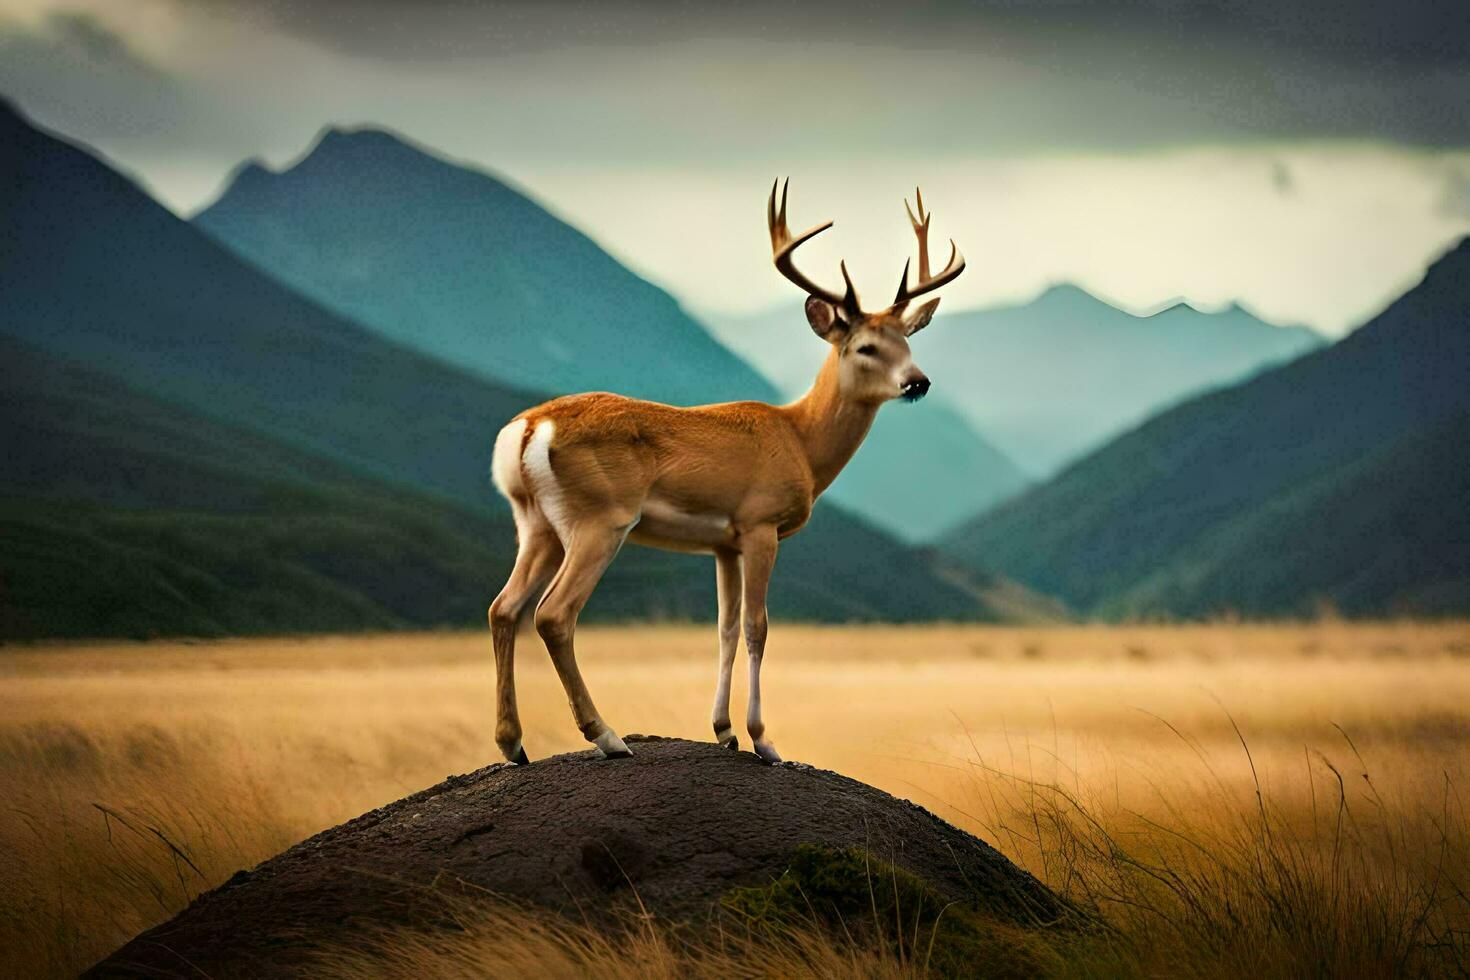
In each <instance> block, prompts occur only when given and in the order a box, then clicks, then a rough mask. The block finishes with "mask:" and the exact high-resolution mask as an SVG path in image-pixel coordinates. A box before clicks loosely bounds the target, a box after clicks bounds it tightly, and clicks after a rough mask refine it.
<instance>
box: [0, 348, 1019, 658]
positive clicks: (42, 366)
mask: <svg viewBox="0 0 1470 980" xmlns="http://www.w3.org/2000/svg"><path fill="white" fill-rule="evenodd" d="M0 358H3V360H4V363H5V364H6V369H7V371H6V378H5V384H4V387H3V389H0V431H3V432H4V433H5V436H6V451H7V456H6V463H7V465H6V467H5V469H4V470H3V471H0V529H3V530H0V541H3V544H0V582H3V585H4V593H5V597H6V599H5V603H4V608H3V611H0V637H42V636H53V637H54V636H153V635H192V636H222V635H242V634H260V633H281V632H312V631H351V630H361V629H402V628H410V627H420V628H422V627H430V626H459V627H477V626H480V625H481V624H482V623H483V621H484V616H485V606H486V605H487V604H488V601H489V599H490V598H491V597H492V596H493V595H494V594H495V592H496V591H497V590H498V589H499V588H500V586H501V584H503V582H504V578H505V576H506V575H507V574H508V573H509V571H510V565H511V561H512V559H513V557H514V549H515V530H514V528H513V527H511V525H510V521H509V516H508V515H507V514H505V513H503V512H500V511H494V512H489V511H480V510H476V509H473V508H468V507H463V506H460V505H458V504H455V503H453V502H452V501H447V500H443V499H441V498H434V497H429V496H425V495H423V494H417V493H414V492H412V491H408V490H405V489H403V488H399V487H393V486H389V485H387V484H385V483H383V482H382V481H377V480H373V479H371V478H368V477H365V476H363V475H361V474H358V473H355V472H352V471H351V470H349V469H347V468H346V467H343V466H341V465H340V464H338V463H335V462H333V461H330V460H326V459H324V458H322V457H319V456H315V455H312V454H310V453H307V452H304V451H301V450H298V449H292V448H290V447H286V446H283V445H281V444H279V443H276V442H274V441H272V440H271V439H269V438H266V437H264V436H261V435H259V434H257V433H253V432H250V431H248V430H245V429H241V428H237V427H233V426H229V425H225V424H222V423H218V422H215V421H212V420H210V419H208V418H205V417H203V416H201V415H199V414H197V413H195V412H192V411H190V410H188V409H183V408H180V407H178V406H174V405H169V404H166V403H163V402H160V401H159V400H157V399H155V398H153V397H151V396H150V395H148V394H147V393H145V392H143V391H140V390H137V389H133V388H130V387H128V386H127V385H124V384H121V383H119V382H117V381H115V380H113V379H111V378H109V377H107V376H105V375H102V374H99V373H97V372H95V371H91V370H87V369H84V368H79V367H76V366H74V365H70V364H67V363H65V362H63V361H60V360H58V359H56V358H54V357H51V356H49V355H46V354H43V353H40V352H38V351H35V350H31V349H28V348H26V347H24V346H23V345H20V344H17V343H15V342H14V341H11V340H8V339H4V338H0ZM813 524H814V527H813V528H811V529H809V531H808V532H807V534H810V535H811V541H812V546H810V547H801V546H800V545H799V544H797V542H795V541H793V542H792V543H791V544H790V545H788V547H787V548H785V549H783V555H782V562H781V563H780V564H779V565H778V567H777V571H776V582H777V585H776V587H775V588H774V589H773V590H772V596H771V609H772V613H773V615H776V616H779V617H783V618H787V619H813V620H827V621H838V622H846V621H852V620H857V621H862V620H869V619H884V620H906V619H923V618H961V619H968V618H974V617H976V616H978V617H980V618H1004V619H1009V618H1012V617H1015V616H1020V617H1022V618H1024V617H1025V616H1027V615H1028V613H1035V612H1038V611H1044V607H1042V606H1041V605H1040V604H1039V603H1038V604H1037V605H1036V606H1035V607H1034V608H1032V607H1029V606H1028V605H1027V602H1028V597H1026V596H1025V594H1024V592H1023V591H1022V590H1019V589H1015V588H1013V587H1011V588H1007V587H1005V585H1004V584H1003V583H999V582H996V581H995V580H993V579H992V578H989V577H968V576H967V577H962V578H959V579H955V578H954V577H953V575H952V573H951V572H950V571H949V570H947V569H943V568H940V569H938V570H937V571H936V568H935V566H934V565H933V564H932V563H931V560H930V559H927V558H925V557H923V556H920V555H918V554H916V553H914V552H911V551H908V550H906V549H904V548H902V547H900V546H899V545H897V544H896V543H894V542H893V541H892V540H891V539H889V538H886V537H884V536H882V535H880V534H877V533H876V532H873V531H871V530H869V529H867V528H865V527H864V526H862V525H861V524H856V523H854V522H852V521H851V520H850V519H847V518H844V517H843V516H841V515H840V514H836V513H830V512H827V513H823V514H821V515H819V516H818V518H817V519H816V520H814V522H813ZM805 537H806V534H804V535H803V536H802V538H805ZM799 540H801V539H798V541H799ZM833 558H836V559H837V560H841V561H843V562H844V563H846V564H847V565H848V569H849V570H847V571H840V572H839V571H834V569H833V568H832V567H831V561H832V560H833ZM977 582H981V583H984V582H988V583H990V584H989V585H988V586H986V587H983V588H982V586H980V585H977ZM907 583H912V585H909V584H907ZM713 614H714V588H713V573H712V570H711V568H710V567H709V562H708V560H707V559H700V558H698V557H696V556H685V555H670V554H665V553H661V552H654V551H649V550H646V549H642V548H632V547H630V548H627V549H625V550H624V552H623V554H622V555H621V556H620V557H619V558H618V560H617V561H616V562H614V563H613V565H612V567H611V568H610V569H609V570H608V573H607V576H606V578H605V579H604V581H603V583H602V585H601V587H600V588H599V589H598V591H597V593H596V594H595V595H594V597H593V600H592V602H591V604H590V605H589V607H588V609H587V612H586V618H587V619H589V620H590V621H597V620H608V619H613V620H621V619H628V618H648V617H655V618H674V619H690V618H699V619H709V618H712V617H713Z"/></svg>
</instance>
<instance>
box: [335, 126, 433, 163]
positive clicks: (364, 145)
mask: <svg viewBox="0 0 1470 980" xmlns="http://www.w3.org/2000/svg"><path fill="white" fill-rule="evenodd" d="M385 148H396V149H404V150H411V151H413V152H415V153H424V151H423V150H421V149H420V148H419V147H416V146H414V145H413V144H411V143H410V142H409V141H408V140H406V139H405V138H403V137H402V136H399V135H398V134H397V133H394V132H391V131H389V130H386V129H382V128H381V127H377V126H328V127H327V128H325V129H323V130H322V131H321V133H320V134H319V135H318V136H317V140H316V145H315V146H313V147H312V148H311V150H310V152H308V153H307V157H313V156H316V155H317V154H319V153H323V152H326V153H338V152H344V151H346V152H350V151H355V150H362V149H371V150H382V149H385Z"/></svg>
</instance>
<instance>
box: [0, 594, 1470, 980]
mask: <svg viewBox="0 0 1470 980" xmlns="http://www.w3.org/2000/svg"><path fill="white" fill-rule="evenodd" d="M581 638H582V643H581V647H582V650H583V654H582V658H581V659H582V661H583V665H584V671H585V673H586V674H587V676H588V680H589V684H590V685H591V687H592V690H593V691H594V693H595V694H596V695H597V697H598V701H599V706H600V707H601V708H602V710H603V713H604V715H605V716H606V717H607V718H608V719H609V721H610V722H612V723H613V724H614V725H615V726H617V727H619V728H620V730H622V731H624V732H632V731H644V732H657V733H659V734H668V735H683V736H687V737H692V738H704V737H708V733H707V730H706V729H707V721H706V718H707V715H708V703H707V699H708V697H709V695H710V691H711V687H712V675H713V668H714V654H713V636H712V630H708V629H688V628H682V627H654V628H626V629H612V628H608V629H597V630H594V629H588V630H584V631H583V633H582V637H581ZM522 642H523V646H522V657H521V660H520V664H519V665H518V666H519V669H518V676H519V679H520V687H521V704H522V711H523V715H524V717H525V720H526V728H527V732H526V744H527V748H528V749H529V750H530V751H531V752H532V754H533V756H538V755H540V756H544V755H547V754H551V753H554V752H561V751H567V750H571V749H577V748H581V747H582V743H581V740H580V736H579V735H578V733H577V732H576V730H575V728H574V727H573V726H572V725H571V723H570V719H569V717H568V716H567V709H566V706H565V699H564V698H563V696H562V694H561V691H560V689H559V687H558V686H557V683H556V680H555V676H554V674H553V673H552V671H551V670H550V667H549V665H548V664H547V663H546V659H545V656H544V653H543V652H542V651H540V649H539V647H538V646H537V644H536V642H535V639H534V637H531V638H524V639H523V641H522ZM766 677H767V684H766V699H767V717H768V721H769V722H770V725H771V734H772V737H773V738H774V739H775V741H776V744H777V745H778V746H779V747H780V748H781V750H782V752H783V754H785V755H786V756H787V757H788V758H795V759H801V760H803V761H806V762H810V763H813V764H816V765H820V766H824V767H829V768H833V769H838V770H840V771H842V772H845V773H847V774H849V775H852V776H854V777H856V778H858V779H862V780H864V781H867V782H870V783H873V784H875V785H878V786H881V787H883V788H885V789H887V790H889V791H890V792H893V793H895V794H897V795H900V796H907V797H909V798H912V799H914V800H916V801H918V802H920V803H923V804H925V805H927V806H929V807H931V808H932V809H934V810H936V812H939V813H940V814H941V815H943V816H945V817H946V818H948V819H950V820H952V821H954V822H955V823H957V824H959V825H961V826H963V827H966V828H967V829H970V830H972V831H975V832H977V833H980V834H981V835H982V836H985V837H987V838H988V839H990V840H992V841H993V842H995V843H996V844H997V846H999V847H1000V848H1001V849H1002V850H1003V851H1004V852H1006V853H1007V854H1008V855H1009V856H1011V857H1012V858H1014V859H1015V860H1017V861H1019V862H1020V863H1022V864H1024V865H1025V866H1027V867H1029V868H1030V869H1031V870H1033V871H1034V872H1035V873H1037V874H1038V875H1039V876H1040V877H1042V878H1043V879H1044V880H1046V881H1048V882H1049V883H1051V884H1053V885H1054V886H1055V887H1058V888H1060V889H1062V890H1064V891H1066V892H1067V893H1069V894H1071V895H1073V896H1075V897H1078V898H1081V899H1083V900H1085V901H1089V902H1091V903H1093V904H1095V905H1096V906H1098V907H1099V908H1100V909H1101V910H1102V911H1103V913H1104V914H1105V916H1106V917H1107V918H1108V920H1109V921H1110V922H1112V923H1113V924H1115V925H1116V926H1118V932H1117V934H1116V935H1115V936H1114V938H1113V939H1112V940H1110V941H1109V944H1108V948H1107V949H1106V950H1102V949H1099V948H1093V949H1090V950H1089V951H1088V954H1087V956H1088V957H1091V958H1090V959H1088V958H1086V957H1084V958H1082V959H1074V960H1071V961H1069V964H1070V965H1069V966H1068V970H1069V971H1075V972H1079V973H1081V974H1092V975H1100V974H1101V975H1112V974H1116V973H1124V974H1141V975H1197V976H1239V975H1258V976H1282V977H1286V976H1300V975H1307V974H1315V975H1323V976H1393V975H1415V974H1429V975H1434V974H1443V973H1450V972H1455V971H1459V972H1460V973H1463V972H1464V971H1465V970H1466V969H1467V964H1470V959H1467V952H1466V947H1467V942H1470V934H1467V932H1466V931H1465V930H1467V929H1470V899H1467V896H1466V892H1465V889H1466V887H1467V883H1470V873H1467V872H1470V857H1467V849H1466V845H1467V840H1470V834H1467V830H1466V822H1465V817H1466V813H1465V810H1464V801H1463V798H1462V795H1461V792H1462V789H1461V788H1462V787H1463V786H1464V785H1465V776H1466V773H1465V768H1466V765H1467V760H1470V755H1467V752H1466V749H1467V745H1470V625H1467V624H1464V623H1441V624H1420V623H1390V624H1377V625H1348V624H1340V623H1330V622H1329V623H1322V624H1314V625H1309V626H1255V625H1219V626H1202V627H1116V628H1106V627H1070V628H1055V629H1002V628H978V627H924V628H919V627H915V628H852V629H847V628H840V629H820V628H807V627H790V626H781V627H778V628H777V629H775V630H774V631H773V637H772V645H771V650H770V656H768V657H767V664H766ZM492 681H493V669H492V666H491V661H490V656H489V644H488V639H487V638H486V637H483V636H479V635H463V634H432V635H419V636H384V637H369V638H362V637H352V638H322V639H290V640H275V641H249V642H224V643H210V644H180V643H153V644H147V645H136V644H115V645H114V644H100V645H87V646H55V647H52V646H44V647H11V648H6V649H4V650H0V798H3V799H4V800H5V801H6V802H5V810H4V815H3V816H0V848H3V851H4V853H6V854H7V855H8V859H7V861H6V862H5V863H4V865H3V866H0V973H4V974H17V975H27V976H30V975H54V976H60V975H66V974H68V973H72V972H75V971H76V970H77V969H78V968H79V967H82V966H84V965H86V964H87V963H89V962H91V961H92V960H94V959H96V958H97V957H99V956H101V955H103V954H104V953H106V952H107V951H109V950H110V949H111V948H113V947H115V946H116V945H118V944H119V943H121V942H122V941H123V940H124V939H126V938H127V937H128V936H130V935H132V934H133V933H135V932H137V931H138V930H139V929H141V928H144V927H146V926H147V925H150V924H152V923H153V922H156V921H159V920H161V919H162V918H165V917H167V916H168V915H169V914H171V913H172V912H173V911H175V910H176V909H178V908H179V907H181V906H182V905H183V904H184V903H186V902H187V900H188V899H189V898H190V897H191V896H192V895H194V894H197V893H198V892H199V891H201V890H203V889H204V888H207V887H210V886H212V885H214V884H216V883H217V882H219V881H220V880H222V879H223V878H225V877H228V875H229V874H230V873H232V872H233V871H234V870H236V869H237V868H239V867H242V866H248V865H251V864H253V863H255V862H257V861H259V860H261V859H263V858H265V857H268V856H269V855H271V854H273V853H275V852H277V851H279V850H280V849H282V848H283V847H285V846H286V845H288V844H290V843H291V842H293V841H295V840H297V839H300V838H302V837H304V836H306V835H308V834H310V833H312V832H315V831H317V830H320V829H322V828H324V827H327V826H330V825H332V824H334V823H337V822H340V821H341V820H344V819H346V818H348V817H350V816H353V815H355V814H357V813H359V812H361V811H363V810H365V809H368V808H370V807H372V806H376V805H378V804H381V803H383V802H386V801H388V800H391V799H395V798H397V797H399V796H402V795H404V794H405V793H407V792H409V791H411V790H415V789H419V788H421V787H423V786H425V785H428V784H430V783H432V782H434V781H436V780H438V779H440V778H442V777H443V776H444V775H446V774H447V773H451V772H463V771H467V770H470V769H473V768H475V767H477V766H480V765H483V764H484V763H485V762H487V761H492V760H494V758H495V750H494V746H493V744H492V741H491V737H490V735H491V732H490V727H491V726H490V723H489V717H488V712H489V710H490V691H491V686H492ZM737 696H738V692H737ZM739 703H740V702H739V701H737V705H738V704H739ZM738 713H739V711H738V707H737V714H738ZM480 914H483V915H485V916H489V917H490V918H487V919H485V920H484V922H483V923H480V924H476V923H475V922H467V924H466V930H465V931H464V932H462V933H459V934H456V935H458V936H459V940H457V941H451V940H452V939H453V937H437V938H435V937H402V936H398V937H393V938H392V939H391V941H386V943H387V945H386V946H384V947H383V948H380V949H378V950H376V951H375V955H379V956H386V955H388V954H389V953H392V954H393V955H394V956H398V957H401V958H402V959H401V962H400V961H395V960H388V961H383V962H384V967H383V971H382V972H384V973H392V972H398V973H402V972H405V971H406V970H415V971H418V972H427V971H429V970H430V969H431V968H430V967H429V966H427V965H425V964H426V963H429V962H432V963H435V964H438V966H439V967H441V968H442V971H441V972H451V973H452V972H454V971H456V970H457V971H458V972H460V973H463V974H466V975H469V974H475V975H481V974H483V973H484V972H486V971H485V967H486V963H487V961H486V960H485V958H484V957H485V956H486V955H488V954H487V952H486V950H487V949H488V948H489V947H486V946H485V944H484V943H481V944H480V945H479V946H476V945H475V943H474V942H472V941H471V940H473V938H474V937H475V936H482V937H486V938H487V939H489V938H493V939H494V942H495V946H494V955H495V956H497V957H505V956H511V955H524V956H527V957H533V958H532V959H527V960H526V962H538V961H540V962H557V963H562V964H563V965H564V966H565V972H566V973H567V974H573V973H577V972H579V970H580V971H582V972H585V971H586V970H589V969H595V970H596V971H597V972H599V973H602V972H606V973H612V974H615V973H616V972H617V971H618V970H622V971H623V972H625V973H638V974H639V975H650V974H651V975H657V974H658V973H659V972H660V971H662V972H668V973H670V974H673V973H678V974H680V975H691V974H693V975H703V974H704V973H720V974H721V975H722V976H731V975H734V976H741V975H762V974H768V975H769V974H772V973H773V972H782V971H784V970H786V969H788V968H789V969H799V970H800V971H801V972H806V973H815V974H819V975H831V976H847V975H871V976H883V975H906V974H912V973H915V972H919V971H920V970H921V967H922V964H915V963H899V962H893V961H891V960H890V959H885V958H884V957H882V956H879V955H877V954H875V953H873V952H872V951H865V950H861V949H852V948H846V949H844V948H841V946H840V944H838V945H835V946H832V948H827V947H826V946H824V945H823V944H822V943H820V942H817V941H816V940H814V939H810V938H808V939H807V940H801V941H798V940H795V939H793V940H791V941H790V942H789V943H788V944H787V945H786V946H783V947H782V948H781V949H773V948H772V947H770V946H769V945H762V946H761V949H763V950H764V951H765V952H763V953H761V954H760V955H757V954H755V953H754V952H752V949H751V948H749V947H748V946H746V945H742V943H743V942H744V940H737V939H733V938H732V937H720V944H719V945H718V946H716V947H710V946H708V945H707V944H706V945H697V946H696V947H690V946H689V945H688V944H687V943H684V942H683V941H682V940H675V939H674V938H672V937H669V936H665V935H663V934H662V933H659V932H657V931H652V932H650V931H647V930H644V931H641V932H640V931H636V930H635V933H634V934H633V935H632V936H631V937H630V938H628V939H627V941H626V942H621V943H618V942H614V943H612V944H611V945H609V944H608V942H607V941H606V940H600V939H594V938H593V937H590V936H588V935H585V934H583V933H581V932H579V931H578V930H575V929H570V930H569V929H568V928H567V927H565V926H563V925H560V924H557V923H546V922H542V923H541V924H540V925H538V926H537V927H536V928H535V929H525V928H523V929H522V930H521V931H520V933H518V935H521V936H522V937H523V939H522V940H519V941H520V942H523V945H522V946H520V947H517V948H518V949H520V953H516V954H512V953H510V952H508V951H507V948H506V943H505V936H506V933H505V931H504V930H503V929H501V928H498V927H497V923H496V921H495V920H494V918H493V917H494V916H496V915H501V916H504V915H507V914H510V913H509V912H506V911H503V910H502V911H495V910H491V911H489V912H483V913H480ZM515 914H516V915H517V916H520V920H521V921H523V922H524V921H525V917H524V916H523V915H522V914H521V913H515ZM446 943H447V944H448V945H446ZM589 943H591V944H593V945H592V946H589V945H588V944H589ZM538 944H539V945H538ZM598 944H600V945H598ZM594 947H595V948H594ZM551 950H559V951H560V952H558V953H557V955H558V956H559V957H561V958H560V959H556V960H550V959H547V957H548V956H550V955H551V952H549V951H551ZM783 957H784V958H783ZM395 962H396V964H397V965H396V967H395V966H394V965H393V964H394V963H395ZM494 962H497V963H501V964H502V966H503V967H504V969H503V970H502V972H504V973H509V974H512V975H514V974H515V973H516V972H517V971H516V970H515V969H513V968H512V967H511V966H508V965H506V964H507V963H508V962H510V961H506V960H502V959H497V960H495V961H494ZM579 964H580V966H579ZM656 964H664V966H662V967H658V968H657V969H655V965H656ZM741 964H743V965H741ZM363 965H364V963H363V961H362V960H361V959H357V960H353V961H352V963H351V964H350V966H351V968H352V969H360V968H362V967H363ZM343 968H344V969H346V968H347V967H343ZM553 972H556V971H553Z"/></svg>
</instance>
